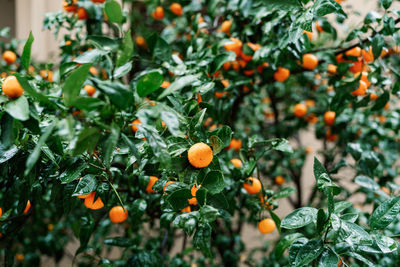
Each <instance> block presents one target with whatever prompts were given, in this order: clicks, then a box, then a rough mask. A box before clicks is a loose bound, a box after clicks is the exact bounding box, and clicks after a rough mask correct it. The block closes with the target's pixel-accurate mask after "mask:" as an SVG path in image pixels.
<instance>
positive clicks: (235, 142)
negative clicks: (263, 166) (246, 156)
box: [226, 138, 242, 151]
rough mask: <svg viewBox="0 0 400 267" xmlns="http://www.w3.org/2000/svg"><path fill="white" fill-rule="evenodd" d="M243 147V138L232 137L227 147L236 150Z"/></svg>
mask: <svg viewBox="0 0 400 267" xmlns="http://www.w3.org/2000/svg"><path fill="white" fill-rule="evenodd" d="M241 148H242V140H240V139H236V138H232V140H231V142H230V143H229V146H228V147H227V148H226V149H233V150H235V151H239V150H240V149H241Z"/></svg>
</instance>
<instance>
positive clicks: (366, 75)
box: [354, 71, 371, 88]
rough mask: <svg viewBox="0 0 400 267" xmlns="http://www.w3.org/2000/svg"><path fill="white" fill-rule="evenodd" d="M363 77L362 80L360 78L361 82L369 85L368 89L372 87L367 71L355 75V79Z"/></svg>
mask: <svg viewBox="0 0 400 267" xmlns="http://www.w3.org/2000/svg"><path fill="white" fill-rule="evenodd" d="M360 75H361V78H360V80H361V81H363V82H365V84H366V85H367V88H368V87H369V86H370V85H371V82H370V81H369V80H368V72H366V71H363V72H361V73H359V72H358V73H355V74H354V77H358V76H360Z"/></svg>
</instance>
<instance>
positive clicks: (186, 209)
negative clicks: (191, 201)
mask: <svg viewBox="0 0 400 267" xmlns="http://www.w3.org/2000/svg"><path fill="white" fill-rule="evenodd" d="M191 211H192V209H191V208H190V206H187V207H186V208H183V209H182V210H181V212H187V213H189V212H191Z"/></svg>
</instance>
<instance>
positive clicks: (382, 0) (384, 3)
mask: <svg viewBox="0 0 400 267" xmlns="http://www.w3.org/2000/svg"><path fill="white" fill-rule="evenodd" d="M392 2H393V0H379V3H380V4H381V5H382V6H383V8H384V9H388V8H389V7H390V6H391V5H392Z"/></svg>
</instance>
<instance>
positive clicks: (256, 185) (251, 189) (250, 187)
mask: <svg viewBox="0 0 400 267" xmlns="http://www.w3.org/2000/svg"><path fill="white" fill-rule="evenodd" d="M248 181H249V182H251V183H248ZM243 187H244V189H245V190H246V191H247V193H249V194H250V195H255V194H258V193H260V191H261V188H262V185H261V182H260V180H258V179H257V178H254V177H248V178H246V182H244V183H243Z"/></svg>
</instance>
